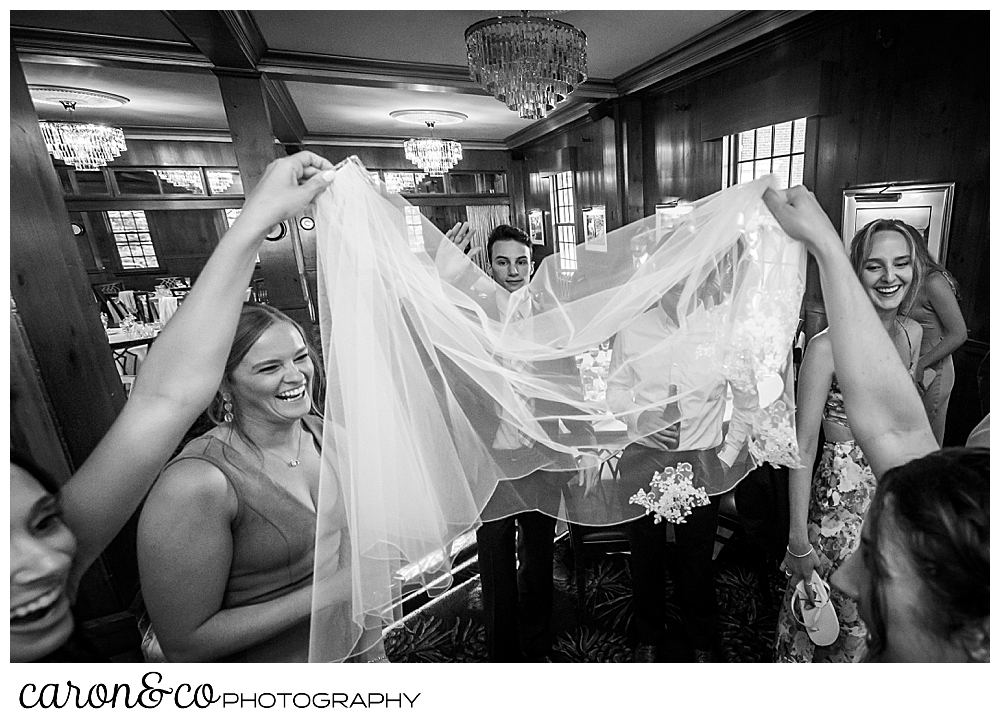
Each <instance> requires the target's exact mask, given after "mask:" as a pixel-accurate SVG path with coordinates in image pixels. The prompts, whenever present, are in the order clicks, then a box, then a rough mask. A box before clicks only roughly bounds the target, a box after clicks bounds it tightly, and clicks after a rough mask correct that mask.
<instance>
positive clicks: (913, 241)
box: [851, 218, 927, 315]
mask: <svg viewBox="0 0 1000 723" xmlns="http://www.w3.org/2000/svg"><path fill="white" fill-rule="evenodd" d="M879 231H895V232H896V233H899V234H902V236H903V238H904V239H906V244H907V246H909V247H910V261H911V263H912V265H913V280H912V281H911V282H910V288H908V289H907V290H906V295H905V296H903V301H902V302H901V303H900V304H899V310H898V313H899V314H903V315H905V314H908V313H909V312H910V309H912V308H913V304H914V303H915V302H916V300H917V295H918V294H919V293H920V287H921V286H922V285H923V282H924V277H925V276H926V274H927V266H926V264H925V263H924V261H923V260H922V258H921V256H920V250H919V249H920V247H921V244H923V243H925V242H924V237H923V236H922V235H921V233H920V232H919V231H917V229H915V228H913V226H911V225H910V224H908V223H905V222H904V221H900V220H899V219H898V218H880V219H876V220H875V221H872V222H870V223H867V224H865V225H864V226H863V227H862V228H861V230H860V231H858V232H857V233H856V234H854V238H853V239H851V265H852V266H853V267H854V273H855V274H857V275H858V278H859V279H860V278H861V272H862V270H863V268H864V265H865V260H866V259H867V258H868V255H869V254H870V253H871V250H872V244H873V238H874V236H875V234H877V233H878V232H879Z"/></svg>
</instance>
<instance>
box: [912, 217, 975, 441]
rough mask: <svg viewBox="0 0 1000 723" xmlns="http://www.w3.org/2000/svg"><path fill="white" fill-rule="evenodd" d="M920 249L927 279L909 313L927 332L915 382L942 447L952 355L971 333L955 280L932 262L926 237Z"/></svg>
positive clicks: (951, 380) (952, 377) (951, 381)
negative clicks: (966, 325) (966, 323)
mask: <svg viewBox="0 0 1000 723" xmlns="http://www.w3.org/2000/svg"><path fill="white" fill-rule="evenodd" d="M916 248H917V255H918V256H919V257H920V262H921V263H922V264H923V266H924V268H926V269H927V275H926V277H925V278H924V282H923V283H922V284H921V285H920V289H918V293H917V297H916V300H915V301H914V304H913V309H911V310H910V311H909V312H907V313H908V315H909V316H910V317H912V318H914V319H916V320H917V322H918V323H919V324H920V326H921V327H922V328H923V330H924V336H923V341H922V342H921V344H920V358H919V359H918V360H917V366H916V369H915V370H914V379H916V380H917V387H918V388H919V389H920V390H921V392H922V394H923V402H924V409H925V410H927V418H928V420H930V423H931V429H932V430H933V431H934V437H935V439H937V443H938V444H943V441H944V424H945V418H946V417H947V416H948V400H949V399H950V398H951V390H952V388H953V387H954V386H955V363H954V362H953V361H952V358H951V355H952V352H954V351H955V350H956V349H958V348H959V347H960V346H962V344H964V343H965V340H966V339H968V338H969V333H968V330H967V329H966V327H965V318H964V317H963V316H962V310H961V308H959V306H958V302H959V299H960V298H961V297H960V296H959V293H958V285H957V284H956V283H955V279H954V278H953V277H952V275H951V274H950V273H949V272H948V270H947V269H945V267H944V266H942V265H941V264H939V263H938V262H937V261H935V260H934V259H932V258H931V255H930V253H928V251H927V243H926V241H925V240H924V238H923V236H920V237H919V242H918V243H917V247H916Z"/></svg>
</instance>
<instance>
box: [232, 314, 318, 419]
mask: <svg viewBox="0 0 1000 723" xmlns="http://www.w3.org/2000/svg"><path fill="white" fill-rule="evenodd" d="M314 374H315V369H314V367H313V363H312V359H311V358H310V356H309V350H308V348H307V347H306V344H305V342H304V341H303V340H302V335H301V334H300V333H299V330H298V329H296V328H295V327H294V326H292V325H291V324H289V323H287V322H278V323H276V324H273V325H271V326H270V327H268V328H267V329H266V330H265V331H264V333H263V334H261V335H260V337H259V338H258V339H257V341H256V342H254V344H253V346H252V347H250V351H248V352H247V354H246V356H244V357H243V359H242V360H241V361H240V363H239V364H238V365H237V366H236V368H235V369H233V371H232V373H231V374H230V379H229V383H228V385H227V388H228V390H229V391H230V393H231V394H232V395H233V407H234V408H235V409H236V410H238V412H239V414H241V415H243V416H244V417H250V418H253V419H255V420H257V421H260V422H265V423H282V422H285V421H292V420H297V419H301V418H302V417H304V416H305V415H306V414H308V413H309V411H310V409H311V408H312V383H313V376H314Z"/></svg>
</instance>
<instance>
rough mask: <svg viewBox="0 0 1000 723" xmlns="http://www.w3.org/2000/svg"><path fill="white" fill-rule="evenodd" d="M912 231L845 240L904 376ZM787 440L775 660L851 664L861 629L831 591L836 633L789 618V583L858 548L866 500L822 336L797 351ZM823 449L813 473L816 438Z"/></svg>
mask: <svg viewBox="0 0 1000 723" xmlns="http://www.w3.org/2000/svg"><path fill="white" fill-rule="evenodd" d="M918 238H919V233H918V232H917V231H916V230H915V229H913V228H912V227H910V226H908V225H907V224H905V223H903V222H901V221H894V220H886V219H881V220H878V221H873V222H872V223H870V224H868V225H867V226H865V227H864V228H862V229H861V230H860V231H859V232H858V233H857V235H856V236H855V237H854V239H853V241H852V243H851V254H850V255H851V263H852V265H853V266H854V270H855V272H856V273H857V275H858V278H859V279H860V280H861V283H862V285H863V287H864V288H865V291H866V292H867V294H868V297H869V299H870V300H871V302H872V305H873V306H874V307H875V311H876V312H877V313H878V316H879V318H880V320H881V321H882V323H883V325H884V326H885V329H886V331H887V332H888V333H889V336H890V338H891V339H892V340H893V342H894V344H895V346H896V350H897V352H898V353H899V356H900V359H901V360H902V361H903V363H904V365H905V366H906V367H907V368H908V369H910V370H912V369H913V368H914V367H915V365H916V361H917V358H918V354H919V351H920V338H921V328H920V325H919V324H917V323H916V322H915V321H914V320H912V319H910V318H908V317H906V316H903V311H904V310H905V309H907V308H909V305H910V304H911V303H912V300H913V299H914V298H915V295H916V293H917V290H918V288H919V286H920V281H921V277H922V269H923V267H922V266H921V265H920V263H919V261H918V259H917V257H916V251H915V246H916V244H917V243H918V240H917V239H918ZM796 424H797V435H798V442H799V453H800V455H801V460H802V466H801V467H799V468H798V469H792V470H791V472H790V475H789V490H788V491H789V514H790V523H789V533H788V548H787V551H786V555H785V560H784V563H783V565H782V567H783V568H784V569H785V574H786V575H787V576H788V578H789V580H788V589H787V590H786V592H785V595H784V599H783V601H782V606H781V609H780V610H779V613H778V626H777V631H776V642H775V648H776V650H775V655H776V659H777V660H778V661H779V662H857V661H859V660H861V658H862V657H863V655H864V652H865V644H864V643H865V636H866V631H865V627H864V623H863V622H862V621H861V618H860V617H859V615H858V610H857V606H856V604H855V603H854V601H852V600H850V599H848V598H847V597H844V596H842V595H840V594H839V593H838V592H836V591H832V592H831V599H832V600H833V604H834V609H835V610H836V612H837V618H838V620H839V622H840V635H839V636H838V638H837V640H836V641H835V642H834V643H832V644H831V645H828V646H817V645H815V644H814V643H813V642H812V640H811V639H810V638H809V636H808V634H807V632H806V630H805V628H804V627H803V626H802V625H800V624H799V623H798V622H797V621H796V620H795V618H794V617H793V615H792V609H791V604H792V598H793V595H794V591H795V585H796V584H797V583H798V582H799V581H800V580H803V579H805V580H808V579H809V578H810V577H811V576H812V571H813V570H814V569H815V570H817V571H818V572H819V574H820V576H821V577H823V578H824V579H829V577H830V575H831V574H832V573H833V572H834V570H836V569H837V567H839V565H840V564H841V563H842V562H843V561H844V560H846V559H847V558H848V557H849V556H850V554H851V553H852V552H854V550H855V549H856V548H857V546H858V543H859V541H860V535H861V525H862V523H863V521H864V516H865V513H866V511H867V510H868V505H869V504H870V503H871V500H872V498H873V496H874V493H875V477H874V475H873V474H872V470H871V467H870V466H869V465H868V462H867V460H866V459H865V457H864V454H863V453H862V451H861V449H860V447H858V445H857V443H856V442H855V440H854V435H853V434H852V433H851V428H850V425H849V420H848V419H847V418H846V416H845V414H844V403H843V398H842V396H841V394H840V390H839V388H838V386H837V379H836V374H835V370H834V365H833V351H832V347H831V345H830V339H829V337H828V335H827V333H826V332H825V331H824V332H820V333H819V334H817V335H816V336H815V337H814V338H813V339H812V341H811V342H810V343H809V346H808V348H807V350H806V354H805V356H804V357H803V360H802V367H801V370H800V374H799V381H798V394H797V410H796ZM821 429H822V431H823V434H824V437H825V442H824V445H823V449H822V453H821V456H820V461H819V465H818V467H817V468H816V473H815V476H813V474H812V471H813V466H814V463H815V460H816V454H817V447H818V440H819V433H820V430H821Z"/></svg>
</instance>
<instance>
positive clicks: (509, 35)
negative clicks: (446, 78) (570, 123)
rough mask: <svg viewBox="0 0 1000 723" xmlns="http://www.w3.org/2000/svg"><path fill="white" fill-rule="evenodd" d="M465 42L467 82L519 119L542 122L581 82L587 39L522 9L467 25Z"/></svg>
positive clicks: (585, 67) (561, 23)
mask: <svg viewBox="0 0 1000 723" xmlns="http://www.w3.org/2000/svg"><path fill="white" fill-rule="evenodd" d="M465 44H466V46H467V48H468V51H469V75H470V77H471V78H472V80H474V81H475V82H477V83H479V84H480V85H482V86H483V88H485V89H486V90H487V91H489V92H490V93H492V94H493V96H494V97H495V98H496V99H497V100H499V101H501V102H502V103H504V104H506V106H507V107H508V108H510V109H511V110H516V111H517V112H518V114H519V115H520V116H521V117H522V118H529V119H531V120H536V119H538V118H544V117H545V116H546V115H548V113H549V111H551V110H552V109H553V108H555V107H556V105H557V104H558V103H560V102H562V101H563V100H565V99H566V96H568V95H569V94H570V93H572V92H573V89H574V88H576V87H577V86H578V85H580V83H582V82H583V81H585V80H586V79H587V36H586V35H584V33H583V32H582V31H580V30H577V29H576V28H574V27H573V26H572V25H570V24H569V23H564V22H561V21H559V20H552V19H550V18H538V17H531V16H530V15H529V11H527V10H525V11H522V12H521V15H505V16H503V17H498V18H489V19H488V20H481V21H480V22H478V23H476V24H474V25H471V26H469V28H468V29H466V31H465Z"/></svg>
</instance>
